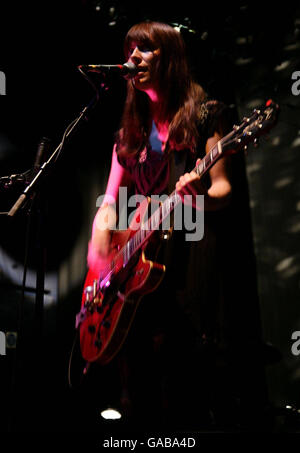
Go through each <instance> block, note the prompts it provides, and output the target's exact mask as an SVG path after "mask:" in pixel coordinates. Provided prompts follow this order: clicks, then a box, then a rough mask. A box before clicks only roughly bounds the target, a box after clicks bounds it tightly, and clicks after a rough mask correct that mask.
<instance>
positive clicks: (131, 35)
mask: <svg viewBox="0 0 300 453" xmlns="http://www.w3.org/2000/svg"><path fill="white" fill-rule="evenodd" d="M132 42H135V43H138V44H143V45H146V46H147V47H149V48H150V49H153V50H154V49H155V48H156V47H157V43H155V40H154V37H153V26H152V24H151V22H149V23H148V22H142V23H139V24H136V25H133V27H131V28H130V30H129V31H128V33H127V35H126V37H125V41H124V54H125V57H126V58H128V55H129V50H130V45H131V43H132Z"/></svg>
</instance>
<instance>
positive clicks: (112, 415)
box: [101, 407, 122, 420]
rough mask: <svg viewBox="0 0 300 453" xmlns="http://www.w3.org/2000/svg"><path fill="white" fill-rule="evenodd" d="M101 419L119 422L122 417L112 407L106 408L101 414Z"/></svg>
mask: <svg viewBox="0 0 300 453" xmlns="http://www.w3.org/2000/svg"><path fill="white" fill-rule="evenodd" d="M101 417H102V418H104V419H105V420H119V419H120V418H121V417H122V414H121V413H120V412H119V411H118V410H117V409H113V408H112V407H108V408H107V409H104V410H103V411H102V412H101Z"/></svg>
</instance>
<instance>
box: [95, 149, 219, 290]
mask: <svg viewBox="0 0 300 453" xmlns="http://www.w3.org/2000/svg"><path fill="white" fill-rule="evenodd" d="M221 154H222V145H221V141H219V142H218V143H217V144H216V145H215V146H214V147H213V148H212V149H211V150H210V151H209V152H208V153H207V154H206V155H205V157H204V158H203V159H202V160H201V161H200V163H199V164H198V165H197V166H196V167H195V168H194V169H193V171H195V172H196V173H197V174H198V175H199V176H200V177H201V176H203V175H204V174H205V173H206V172H207V171H208V170H209V169H210V168H211V167H212V166H213V165H214V164H215V163H216V161H217V160H218V159H219V157H220V155H221ZM179 203H181V197H180V196H179V195H178V194H177V192H176V190H174V191H173V192H172V193H171V194H170V195H169V196H168V197H167V198H166V199H165V200H164V201H163V202H162V203H161V204H159V205H158V207H157V209H156V210H155V211H154V213H153V214H152V215H151V216H150V217H149V218H148V219H147V220H145V221H144V222H143V223H141V226H140V228H139V229H138V230H137V232H136V233H135V234H134V235H133V236H132V237H131V238H130V239H129V241H128V242H127V243H126V244H125V245H124V247H123V248H122V249H121V250H120V251H119V252H118V254H117V255H116V256H115V258H114V259H113V260H112V261H111V262H110V264H109V266H108V268H106V269H105V270H104V272H103V275H105V279H102V282H103V280H105V282H106V280H108V279H109V278H110V276H111V275H112V273H113V271H114V268H115V266H116V263H117V261H118V260H119V259H120V258H121V259H122V261H123V266H126V265H127V263H128V262H129V260H130V259H131V258H132V256H133V255H134V254H135V253H136V252H137V251H138V250H139V249H140V248H141V247H142V245H143V244H144V243H145V242H146V241H147V240H148V239H149V238H150V236H151V235H152V233H153V232H154V231H156V230H158V229H159V227H160V225H161V224H163V222H164V221H165V220H166V219H167V218H168V216H169V215H170V214H171V213H172V212H173V211H174V209H175V208H176V206H177V205H178V204H179Z"/></svg>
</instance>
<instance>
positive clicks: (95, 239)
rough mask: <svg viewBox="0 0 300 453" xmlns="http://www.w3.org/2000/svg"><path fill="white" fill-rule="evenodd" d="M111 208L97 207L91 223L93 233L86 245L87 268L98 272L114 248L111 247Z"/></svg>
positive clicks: (109, 257)
mask: <svg viewBox="0 0 300 453" xmlns="http://www.w3.org/2000/svg"><path fill="white" fill-rule="evenodd" d="M112 210H113V208H112V207H110V206H109V205H108V206H104V207H102V208H100V209H99V211H98V213H97V215H96V217H95V220H94V224H93V233H92V237H91V240H90V242H89V246H88V256H87V264H88V267H89V269H92V270H93V271H94V272H99V271H101V270H102V269H104V268H105V267H106V266H107V264H108V263H109V261H110V260H111V258H112V253H113V252H114V251H115V248H114V247H112V235H113V228H114V227H115V224H114V217H113V215H114V213H113V212H112Z"/></svg>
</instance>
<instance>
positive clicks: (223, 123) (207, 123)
mask: <svg viewBox="0 0 300 453" xmlns="http://www.w3.org/2000/svg"><path fill="white" fill-rule="evenodd" d="M202 109H203V113H202V116H203V119H202V121H201V122H200V125H202V126H204V127H205V129H206V130H207V132H208V135H209V136H210V135H213V134H214V132H215V131H217V132H219V133H220V134H222V135H223V134H224V133H226V132H227V131H229V130H230V129H231V114H230V108H229V107H228V105H227V104H225V103H224V102H223V101H220V100H218V99H209V98H207V99H205V100H204V101H203V104H202Z"/></svg>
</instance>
